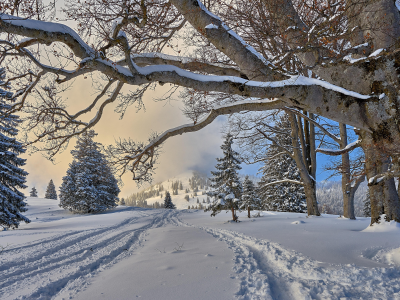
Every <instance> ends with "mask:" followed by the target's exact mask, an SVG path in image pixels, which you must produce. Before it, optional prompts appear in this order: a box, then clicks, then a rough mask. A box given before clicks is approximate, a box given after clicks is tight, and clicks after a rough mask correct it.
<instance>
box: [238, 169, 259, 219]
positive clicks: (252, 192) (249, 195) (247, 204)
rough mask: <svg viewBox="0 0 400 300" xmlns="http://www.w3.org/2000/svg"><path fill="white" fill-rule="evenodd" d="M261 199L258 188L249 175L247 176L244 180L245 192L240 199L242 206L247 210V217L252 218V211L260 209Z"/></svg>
mask: <svg viewBox="0 0 400 300" xmlns="http://www.w3.org/2000/svg"><path fill="white" fill-rule="evenodd" d="M260 204H261V200H260V198H258V195H257V193H256V188H255V186H254V183H253V181H251V180H250V178H249V176H246V177H245V179H244V182H243V193H242V198H241V201H240V208H241V209H246V210H247V217H249V218H250V211H251V210H254V209H260Z"/></svg>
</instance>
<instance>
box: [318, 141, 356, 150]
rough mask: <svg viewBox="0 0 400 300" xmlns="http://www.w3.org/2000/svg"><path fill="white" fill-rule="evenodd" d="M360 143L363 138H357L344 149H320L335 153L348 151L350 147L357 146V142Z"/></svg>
mask: <svg viewBox="0 0 400 300" xmlns="http://www.w3.org/2000/svg"><path fill="white" fill-rule="evenodd" d="M360 143H361V140H356V141H354V142H351V143H350V144H348V145H347V146H346V147H344V148H343V149H338V150H335V149H326V148H318V150H321V151H326V152H332V153H335V152H341V151H346V150H348V149H350V148H352V147H354V146H356V145H357V144H360Z"/></svg>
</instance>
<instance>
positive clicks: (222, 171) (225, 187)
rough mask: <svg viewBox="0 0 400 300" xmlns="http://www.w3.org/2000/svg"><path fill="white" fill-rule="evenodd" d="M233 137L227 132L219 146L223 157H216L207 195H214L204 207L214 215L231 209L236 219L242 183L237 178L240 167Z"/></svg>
mask: <svg viewBox="0 0 400 300" xmlns="http://www.w3.org/2000/svg"><path fill="white" fill-rule="evenodd" d="M232 144H233V137H232V136H231V135H230V134H228V135H227V136H226V138H225V141H224V143H223V145H222V146H221V149H222V152H223V155H224V156H223V157H222V158H217V161H218V163H217V165H216V166H215V168H216V171H211V174H212V175H213V178H211V188H212V190H211V191H210V192H208V193H207V195H209V196H212V197H214V200H213V202H212V204H211V205H210V206H209V207H208V208H207V209H206V211H209V210H211V211H212V213H211V216H215V215H216V214H218V213H219V212H220V211H221V210H228V209H229V210H231V211H232V219H233V221H237V219H238V217H237V216H236V212H235V210H236V209H238V203H237V202H238V201H239V199H240V197H241V192H242V185H241V183H240V180H239V176H238V173H237V172H238V170H240V169H241V167H240V163H241V161H240V160H239V153H237V152H236V151H234V150H233V149H232Z"/></svg>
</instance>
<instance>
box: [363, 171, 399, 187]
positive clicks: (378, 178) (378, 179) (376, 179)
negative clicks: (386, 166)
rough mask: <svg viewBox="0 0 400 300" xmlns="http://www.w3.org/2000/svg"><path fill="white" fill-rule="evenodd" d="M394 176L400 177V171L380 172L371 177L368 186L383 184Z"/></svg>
mask: <svg viewBox="0 0 400 300" xmlns="http://www.w3.org/2000/svg"><path fill="white" fill-rule="evenodd" d="M394 177H400V172H391V171H389V172H384V173H380V174H378V175H375V176H373V177H371V178H370V179H369V180H368V186H372V185H376V184H381V183H382V184H383V183H384V182H385V181H386V180H388V179H391V178H394Z"/></svg>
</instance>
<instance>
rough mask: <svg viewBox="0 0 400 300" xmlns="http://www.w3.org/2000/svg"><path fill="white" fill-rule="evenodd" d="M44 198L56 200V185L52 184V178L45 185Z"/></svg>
mask: <svg viewBox="0 0 400 300" xmlns="http://www.w3.org/2000/svg"><path fill="white" fill-rule="evenodd" d="M44 197H45V198H46V199H53V200H57V192H56V187H55V186H54V183H53V179H50V182H49V184H48V186H47V189H46V193H45V194H44Z"/></svg>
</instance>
